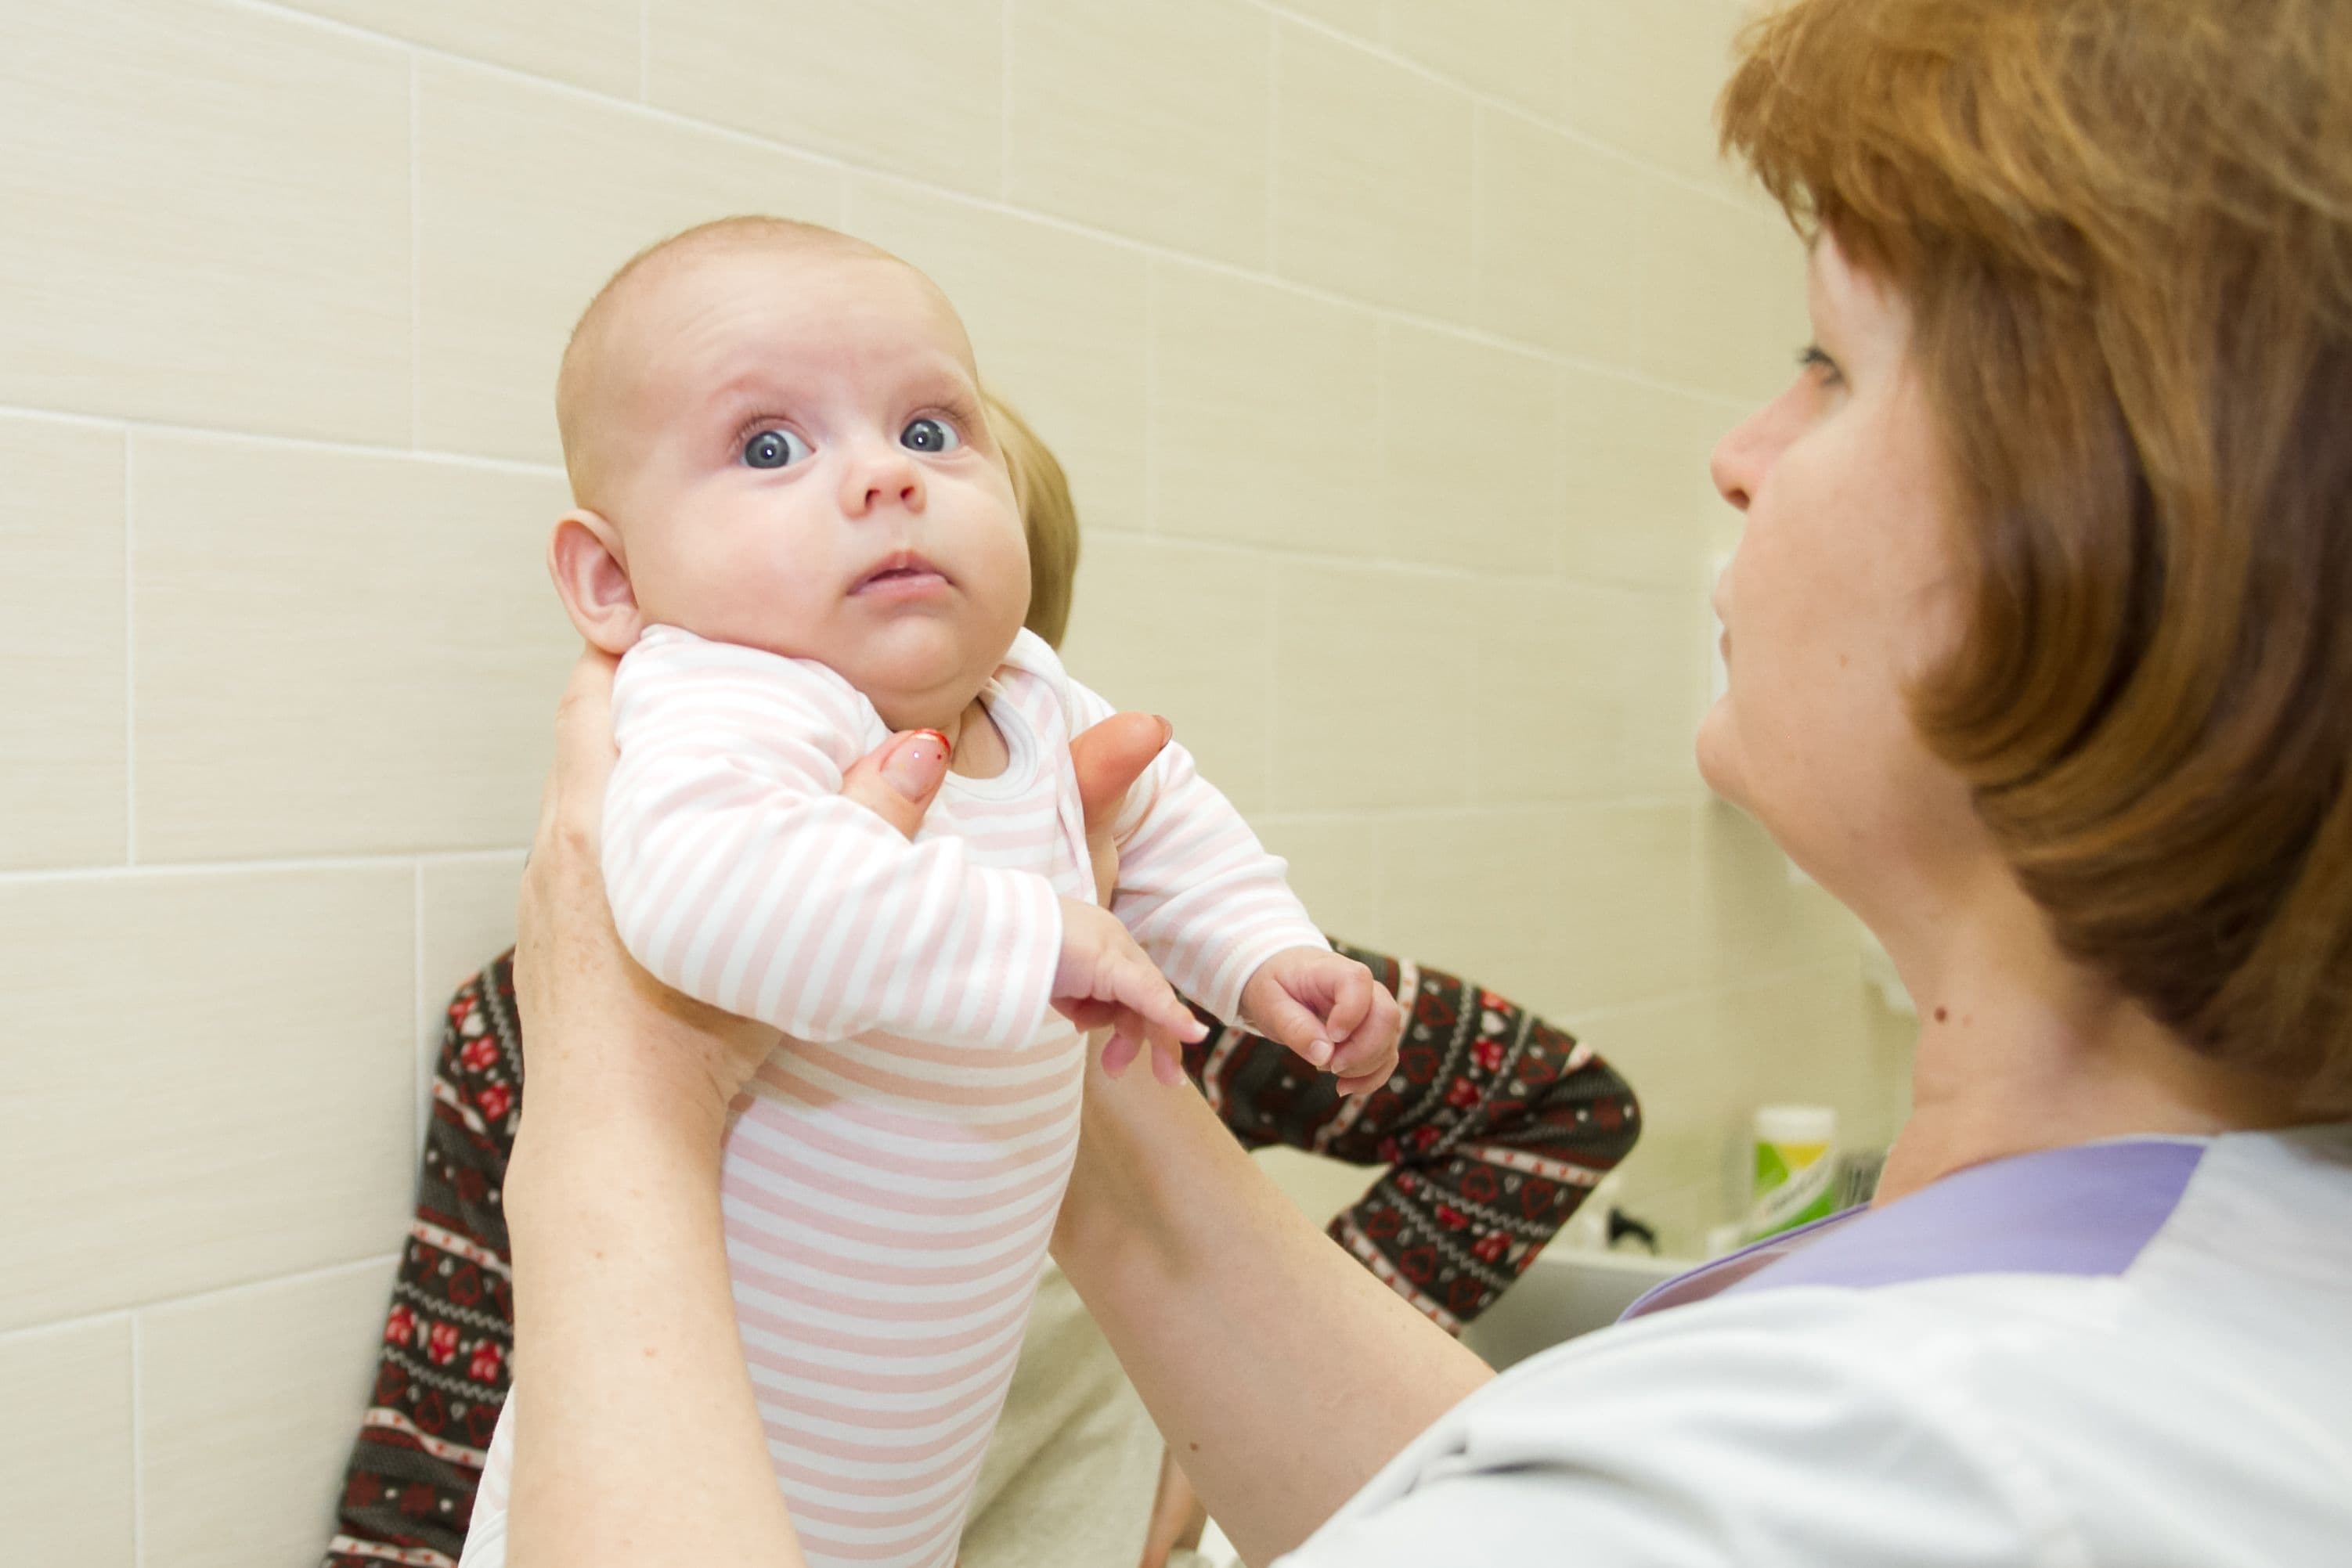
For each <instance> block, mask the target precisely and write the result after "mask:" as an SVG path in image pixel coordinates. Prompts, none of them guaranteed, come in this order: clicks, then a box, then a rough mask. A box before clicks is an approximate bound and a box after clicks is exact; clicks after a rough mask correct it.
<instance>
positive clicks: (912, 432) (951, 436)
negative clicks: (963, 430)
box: [898, 419, 963, 452]
mask: <svg viewBox="0 0 2352 1568" xmlns="http://www.w3.org/2000/svg"><path fill="white" fill-rule="evenodd" d="M898 444H899V445H901V446H903V447H905V448H906V449H907V450H908V451H909V452H953V451H954V450H955V449H956V448H957V447H959V446H961V445H962V444H963V437H961V435H958V434H956V433H955V431H954V430H953V429H951V428H950V426H949V425H948V423H947V422H946V421H944V420H938V419H918V420H915V421H913V422H912V423H909V424H908V426H907V428H906V429H904V430H902V431H900V432H899V433H898Z"/></svg>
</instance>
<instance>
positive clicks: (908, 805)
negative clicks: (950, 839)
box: [841, 729, 948, 839]
mask: <svg viewBox="0 0 2352 1568" xmlns="http://www.w3.org/2000/svg"><path fill="white" fill-rule="evenodd" d="M947 776H948V737H946V736H944V735H941V734H940V732H939V731H938V730H936V729H910V730H906V731H903V732H901V733H900V734H898V735H894V736H892V737H890V738H889V739H887V740H886V741H884V742H883V743H882V744H881V745H880V746H877V747H875V748H874V749H873V750H872V751H870V752H868V753H867V754H866V756H864V757H861V758H858V759H857V760H856V762H854V763H852V764H850V766H849V770H848V771H847V772H846V773H844V774H843V775H842V776H841V792H842V793H843V794H844V795H845V796H847V797H848V798H849V799H850V800H855V801H856V802H857V803H858V804H859V805H861V806H863V807H865V808H866V810H869V811H871V812H873V813H874V814H875V815H876V816H877V817H879V818H881V819H882V820H883V821H886V822H887V823H889V824H890V825H891V826H892V827H894V828H896V829H898V831H900V832H901V833H904V834H905V835H906V836H907V837H908V838H910V839H911V838H913V837H914V836H915V832H916V830H917V829H919V828H920V827H921V826H922V825H923V816H924V813H926V812H928V811H929V810H930V809H931V802H932V801H933V800H936V799H938V798H939V793H940V784H942V783H943V782H945V781H946V779H947Z"/></svg>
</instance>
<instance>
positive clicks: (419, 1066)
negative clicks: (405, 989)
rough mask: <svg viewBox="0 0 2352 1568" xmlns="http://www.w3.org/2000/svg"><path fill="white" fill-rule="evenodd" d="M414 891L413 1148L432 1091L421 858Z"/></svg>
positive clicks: (420, 1143) (421, 1142) (419, 1144)
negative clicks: (427, 1042)
mask: <svg viewBox="0 0 2352 1568" xmlns="http://www.w3.org/2000/svg"><path fill="white" fill-rule="evenodd" d="M415 894H416V903H415V910H416V918H415V921H414V923H413V925H412V929H411V935H412V936H413V937H414V938H415V946H414V956H415V967H414V969H413V970H412V971H411V973H412V977H413V981H414V988H415V996H414V997H412V998H410V1003H409V1005H410V1007H411V1009H413V1010H414V1012H415V1018H414V1019H412V1020H411V1032H410V1035H409V1040H408V1054H409V1071H410V1073H411V1075H412V1076H413V1078H414V1080H415V1096H416V1098H415V1112H416V1119H415V1122H414V1123H412V1124H411V1125H410V1132H409V1139H408V1146H409V1147H410V1148H412V1149H421V1148H423V1147H424V1146H425V1117H426V1116H427V1115H429V1114H431V1113H430V1112H428V1111H427V1110H426V1109H425V1107H426V1106H427V1105H428V1104H429V1103H431V1102H430V1100H429V1099H428V1096H429V1095H430V1094H431V1092H432V1085H431V1083H430V1082H428V1078H429V1074H428V1071H427V1069H426V1067H425V1055H426V1051H425V1028H426V1025H425V862H423V861H421V860H420V861H418V862H416V880H415Z"/></svg>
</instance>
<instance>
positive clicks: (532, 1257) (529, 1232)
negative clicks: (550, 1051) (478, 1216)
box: [506, 1105, 802, 1568]
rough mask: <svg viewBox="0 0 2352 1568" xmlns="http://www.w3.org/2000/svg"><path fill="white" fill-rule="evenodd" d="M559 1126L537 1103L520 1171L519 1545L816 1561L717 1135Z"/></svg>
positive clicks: (718, 1560)
mask: <svg viewBox="0 0 2352 1568" xmlns="http://www.w3.org/2000/svg"><path fill="white" fill-rule="evenodd" d="M540 1109H541V1108H540V1107H539V1106H537V1105H534V1106H533V1107H532V1112H533V1113H537V1112H538V1111H539V1110H540ZM542 1125H548V1126H551V1129H552V1130H551V1131H550V1132H549V1133H548V1134H547V1135H546V1136H545V1137H544V1138H536V1137H535V1136H534V1129H533V1127H532V1125H531V1123H530V1117H528V1116H527V1117H526V1121H525V1126H524V1130H523V1134H522V1136H521V1138H520V1141H519V1142H518V1144H517V1145H516V1150H515V1158H514V1164H513V1166H512V1169H511V1171H510V1173H509V1178H508V1182H507V1187H506V1195H507V1204H508V1222H509V1228H510V1229H511V1232H512V1235H513V1239H514V1252H515V1314H516V1324H517V1337H518V1342H519V1343H521V1344H522V1345H524V1346H525V1347H527V1350H526V1354H527V1356H528V1364H527V1369H526V1370H525V1372H524V1374H523V1378H522V1384H521V1394H520V1403H519V1404H518V1406H517V1408H516V1416H517V1418H518V1425H517V1427H516V1439H517V1440H516V1448H515V1467H514V1495H513V1504H512V1509H511V1516H510V1517H511V1523H510V1532H511V1552H510V1555H509V1560H510V1561H511V1562H512V1563H514V1564H515V1565H516V1568H548V1565H551V1564H561V1565H562V1568H604V1565H606V1564H611V1565H613V1568H621V1565H623V1564H626V1565H627V1568H646V1565H647V1564H672V1563H675V1564H678V1565H680V1568H689V1565H690V1568H735V1565H740V1568H798V1564H799V1563H801V1561H802V1559H801V1555H800V1551H799V1548H798V1546H797V1545H796V1544H795V1542H794V1540H793V1529H792V1522H791V1520H790V1518H789V1517H788V1516H787V1514H786V1511H785V1509H784V1504H783V1500H782V1496H781V1495H780V1494H779V1492H778V1491H777V1489H776V1481H775V1476H774V1474H773V1473H772V1470H771V1469H770V1466H769V1463H768V1457H767V1445H766V1442H765V1439H764V1437H763V1435H762V1433H761V1426H760V1418H759V1413H758V1409H757V1406H755V1405H754V1404H753V1401H752V1396H751V1378H750V1375H749V1373H748V1372H747V1371H746V1370H745V1366H744V1362H743V1357H742V1353H741V1350H740V1344H739V1341H738V1336H737V1330H736V1326H735V1313H734V1303H733V1301H732V1299H731V1297H730V1291H729V1286H728V1277H727V1260H726V1250H725V1242H724V1238H723V1233H722V1230H721V1228H720V1220H719V1173H718V1170H717V1167H716V1163H715V1155H714V1154H713V1153H712V1151H713V1150H715V1148H716V1145H717V1140H716V1138H715V1137H709V1138H703V1137H692V1138H681V1137H677V1136H674V1135H672V1134H670V1133H669V1132H668V1131H667V1130H666V1129H663V1128H659V1127H654V1126H647V1125H646V1124H641V1123H637V1122H635V1121H633V1120H632V1119H630V1118H628V1117H625V1116H612V1117H583V1118H575V1119H573V1120H572V1121H570V1122H568V1123H567V1122H563V1121H557V1122H554V1123H551V1124H542ZM621 1173H625V1176H623V1175H622V1174H621Z"/></svg>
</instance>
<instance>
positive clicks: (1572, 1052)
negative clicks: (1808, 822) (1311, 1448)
mask: <svg viewBox="0 0 2352 1568" xmlns="http://www.w3.org/2000/svg"><path fill="white" fill-rule="evenodd" d="M1339 951H1340V952H1342V953H1345V954H1347V955H1348V956H1349V957H1351V958H1354V959H1357V960H1358V961H1360V962H1361V963H1362V964H1364V965H1365V966H1367V967H1370V970H1371V971H1372V973H1373V975H1374V976H1376V977H1378V978H1379V979H1380V981H1381V984H1382V985H1384V986H1386V987H1387V988H1389V989H1390V990H1391V992H1392V993H1394V994H1395V996H1396V998H1397V1001H1398V1003H1399V1005H1400V1006H1402V1009H1404V1038H1403V1039H1402V1040H1401V1041H1400V1042H1399V1044H1400V1050H1399V1052H1398V1058H1397V1070H1396V1072H1395V1074H1394V1075H1393V1076H1392V1077H1391V1078H1390V1080H1389V1082H1387V1083H1386V1084H1384V1085H1383V1086H1381V1088H1379V1089H1377V1090H1375V1091H1373V1092H1371V1093H1370V1094H1366V1095H1363V1096H1361V1097H1360V1098H1357V1099H1351V1100H1342V1099H1341V1098H1339V1092H1338V1090H1337V1088H1336V1087H1335V1086H1334V1084H1333V1082H1332V1080H1331V1079H1330V1077H1329V1076H1328V1074H1324V1073H1318V1072H1315V1071H1311V1070H1309V1069H1307V1067H1306V1065H1305V1064H1304V1063H1303V1062H1301V1061H1299V1060H1298V1059H1297V1057H1295V1056H1293V1055H1292V1054H1291V1053H1290V1052H1289V1051H1286V1050H1284V1049H1283V1048H1282V1047H1281V1046H1279V1045H1276V1044H1275V1043H1274V1042H1273V1041H1272V1040H1265V1039H1262V1038H1260V1037H1258V1036H1255V1035H1253V1034H1250V1033H1248V1032H1247V1031H1245V1030H1239V1029H1229V1030H1223V1031H1222V1032H1216V1031H1214V1030H1213V1032H1212V1033H1211V1034H1210V1036H1209V1038H1208V1039H1206V1040H1202V1042H1201V1043H1200V1044H1198V1045H1194V1046H1188V1047H1187V1048H1186V1049H1185V1053H1184V1067H1185V1071H1187V1072H1189V1073H1190V1074H1191V1075H1192V1078H1193V1080H1194V1081H1195V1082H1198V1083H1199V1084H1200V1085H1201V1088H1202V1092H1203V1093H1204V1094H1205V1095H1206V1096H1207V1098H1208V1101H1209V1103H1210V1105H1211V1106H1213V1108H1214V1109H1215V1111H1216V1113H1217V1114H1218V1115H1219V1117H1221V1118H1222V1119H1223V1121H1224V1123H1225V1124H1226V1125H1227V1126H1229V1127H1231V1128H1232V1129H1233V1130H1234V1134H1235V1135H1236V1136H1238V1137H1239V1138H1240V1139H1241V1141H1242V1142H1243V1143H1244V1145H1249V1146H1250V1147H1253V1148H1262V1147H1265V1145H1270V1144H1280V1145H1286V1146H1288V1147H1290V1148H1295V1149H1305V1150H1307V1151H1308V1152H1310V1153H1313V1154H1318V1155H1327V1156H1328V1157H1329V1158H1332V1159H1335V1160H1340V1161H1344V1162H1345V1163H1347V1164H1349V1165H1357V1166H1385V1167H1387V1168H1386V1169H1384V1170H1382V1171H1381V1174H1380V1175H1379V1176H1377V1177H1376V1178H1375V1179H1374V1180H1373V1182H1372V1184H1371V1186H1370V1187H1369V1188H1367V1189H1366V1190H1365V1193H1364V1195H1363V1197H1360V1198H1358V1199H1357V1200H1356V1201H1355V1202H1354V1203H1352V1204H1350V1205H1349V1206H1348V1207H1346V1208H1344V1209H1342V1210H1341V1211H1340V1212H1339V1215H1338V1216H1337V1217H1336V1218H1333V1219H1332V1221H1331V1226H1330V1234H1331V1239H1333V1240H1335V1241H1337V1242H1339V1245H1341V1246H1342V1247H1345V1248H1346V1249H1348V1250H1349V1252H1350V1253H1351V1254H1353V1255H1354V1256H1355V1258H1356V1260H1357V1261H1359V1262H1360V1263H1362V1264H1363V1265H1364V1267H1365V1268H1367V1269H1369V1270H1371V1271H1372V1273H1374V1274H1375V1275H1377V1276H1378V1277H1379V1278H1380V1279H1381V1281H1384V1282H1385V1283H1386V1284H1387V1285H1388V1286H1389V1288H1390V1289H1391V1290H1393V1291H1396V1293H1397V1294H1399V1295H1401V1296H1402V1297H1403V1298H1404V1299H1405V1300H1406V1301H1411V1302H1412V1304H1413V1305H1414V1306H1416V1307H1418V1308H1420V1309H1421V1311H1422V1312H1424V1313H1426V1314H1427V1315H1428V1316H1429V1318H1430V1319H1431V1320H1432V1321H1433V1322H1436V1323H1438V1324H1439V1325H1440V1326H1441V1327H1443V1328H1444V1329H1446V1330H1447V1331H1448V1332H1449V1333H1460V1332H1461V1331H1462V1329H1463V1328H1464V1326H1465V1325H1466V1324H1467V1323H1469V1322H1471V1321H1472V1320H1473V1319H1475V1318H1476V1317H1477V1316H1478V1315H1479V1314H1480V1313H1481V1312H1485V1311H1486V1309H1487V1308H1488V1307H1490V1306H1492V1305H1494V1303H1495V1301H1496V1298H1498V1297H1499V1296H1501V1295H1502V1293H1503V1292H1504V1291H1507V1290H1508V1289H1509V1288H1510V1285H1511V1282H1512V1281H1515V1280H1517V1278H1518V1277H1519V1276H1520V1275H1521V1274H1522V1273H1524V1272H1526V1271H1527V1268H1528V1265H1529V1264H1530V1263H1533V1262H1534V1261H1535V1260H1536V1255H1537V1254H1538V1253H1539V1252H1541V1251H1542V1250H1543V1249H1544V1246H1545V1244H1546V1243H1548V1242H1549V1241H1550V1240H1551V1239H1552V1238H1553V1237H1554V1236H1556V1235H1558V1234H1559V1228H1560V1227H1561V1226H1563V1225H1565V1224H1566V1223H1567V1222H1568V1218H1569V1217H1570V1215H1572V1214H1574V1213H1575V1212H1576V1210H1577V1207H1578V1206H1579V1205H1580V1204H1582V1203H1583V1202H1584V1200H1585V1198H1586V1197H1588V1196H1589V1195H1590V1194H1591V1191H1592V1189H1593V1187H1594V1186H1597V1185H1599V1183H1600V1181H1601V1177H1602V1176H1606V1175H1608V1173H1609V1172H1610V1170H1611V1169H1612V1168H1613V1167H1614V1166H1616V1165H1617V1163H1618V1162H1619V1161H1621V1160H1622V1159H1623V1158H1624V1157H1625V1156H1626V1155H1627V1154H1629V1153H1631V1152H1632V1150H1633V1142H1634V1139H1635V1138H1636V1136H1638V1134H1639V1133H1640V1128H1641V1107H1640V1105H1639V1104H1638V1103H1636V1102H1635V1100H1634V1098H1633V1090H1632V1089H1631V1088H1630V1087H1628V1086H1627V1084H1626V1082H1625V1080H1624V1079H1623V1078H1622V1077H1620V1076H1619V1075H1618V1074H1617V1072H1616V1071H1614V1070H1612V1068H1611V1067H1610V1065H1609V1064H1608V1063H1607V1062H1605V1061H1602V1060H1601V1058H1600V1057H1599V1056H1597V1055H1595V1054H1594V1053H1593V1051H1592V1048H1591V1046H1589V1045H1586V1044H1584V1043H1582V1042H1581V1041H1580V1040H1577V1039H1576V1038H1575V1037H1574V1036H1572V1035H1570V1034H1569V1033H1568V1032H1567V1031H1566V1030H1561V1029H1558V1028H1556V1027H1554V1026H1553V1025H1551V1024H1549V1023H1548V1022H1546V1021H1545V1020H1544V1019H1541V1018H1538V1017H1537V1016H1536V1015H1535V1014H1534V1013H1532V1012H1530V1011H1528V1009H1525V1008H1522V1007H1520V1006H1518V1005H1517V1003H1515V1002H1513V1001H1511V1000H1510V999H1508V998H1505V997H1502V996H1498V995H1496V993H1495V992H1493V991H1491V990H1488V989H1487V988H1486V987H1484V986H1481V985H1478V984H1477V983H1475V981H1470V980H1465V979H1461V978H1459V977H1455V976H1453V975H1449V974H1446V973H1444V972H1443V971H1442V970H1437V969H1431V968H1426V967H1422V966H1420V965H1416V964H1413V963H1411V962H1409V961H1407V960H1405V959H1402V958H1395V957H1391V956H1388V955H1386V954H1381V953H1375V952H1370V951H1369V950H1367V949H1363V948H1360V947H1351V946H1346V945H1345V944H1341V945H1339ZM1195 1010H1196V1011H1197V1010H1199V1009H1195ZM1205 1021H1211V1022H1212V1023H1213V1020H1205Z"/></svg>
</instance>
